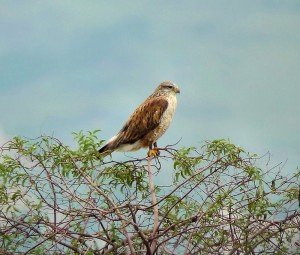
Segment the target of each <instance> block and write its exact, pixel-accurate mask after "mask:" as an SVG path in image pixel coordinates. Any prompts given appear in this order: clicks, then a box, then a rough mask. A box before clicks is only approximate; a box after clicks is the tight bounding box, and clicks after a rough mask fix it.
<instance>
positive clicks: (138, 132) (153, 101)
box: [99, 81, 180, 156]
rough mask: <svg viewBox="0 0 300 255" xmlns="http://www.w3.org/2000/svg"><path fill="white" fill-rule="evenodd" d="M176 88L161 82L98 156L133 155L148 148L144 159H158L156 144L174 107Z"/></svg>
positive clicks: (170, 83) (167, 82) (166, 126)
mask: <svg viewBox="0 0 300 255" xmlns="http://www.w3.org/2000/svg"><path fill="white" fill-rule="evenodd" d="M177 93H180V90H179V88H178V87H177V86H176V85H175V84H174V83H173V82H171V81H164V82H162V83H161V84H159V85H158V87H157V88H156V89H155V91H154V92H153V93H152V94H151V95H150V96H149V97H148V98H147V99H146V100H145V101H144V102H143V103H142V104H141V105H140V106H139V107H138V108H137V109H136V110H135V111H134V112H133V114H132V115H131V116H130V117H129V119H128V120H127V122H126V123H125V124H124V126H123V127H122V129H121V130H120V131H119V133H118V134H117V135H115V136H114V137H112V138H111V139H110V140H109V141H108V142H107V143H106V144H105V145H104V146H103V147H102V148H101V149H100V150H99V152H100V153H101V154H102V155H103V156H106V155H109V154H111V153H112V152H113V151H135V150H138V149H140V148H147V147H148V148H149V151H148V156H158V155H159V151H158V149H157V142H156V141H157V140H158V139H159V138H160V137H161V136H162V135H163V134H164V133H165V131H166V130H167V128H168V127H169V125H170V123H171V121H172V118H173V116H174V112H175V109H176V105H177V98H176V94H177Z"/></svg>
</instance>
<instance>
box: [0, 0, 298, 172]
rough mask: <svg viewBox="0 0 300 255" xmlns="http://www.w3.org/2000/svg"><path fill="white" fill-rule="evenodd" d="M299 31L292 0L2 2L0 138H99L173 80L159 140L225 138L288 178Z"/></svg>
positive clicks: (294, 158) (294, 145)
mask: <svg viewBox="0 0 300 255" xmlns="http://www.w3.org/2000/svg"><path fill="white" fill-rule="evenodd" d="M299 25H300V1H298V0H294V1H293V0H290V1H279V0H278V1H277V0H243V1H231V0H226V1H225V0H219V1H200V0H197V1H133V0H132V1H76V0H75V1H74V0H73V1H70V0H65V1H58V0H52V1H19V0H14V1H0V142H3V141H5V140H7V139H10V138H12V137H13V136H16V135H20V136H26V137H30V138H35V137H38V136H40V135H42V134H47V135H54V136H55V137H57V138H59V139H60V140H62V141H64V142H65V143H67V144H72V139H73V138H72V134H71V133H72V132H76V131H79V130H85V131H89V130H95V129H101V130H102V131H101V133H100V136H101V139H105V140H107V139H109V138H110V137H111V136H113V135H115V133H117V132H118V131H119V129H120V128H121V127H122V125H123V124H124V122H125V121H126V120H127V118H128V116H129V115H130V114H131V113H132V112H133V111H134V109H135V108H136V107H137V106H138V105H139V104H140V103H141V102H142V101H143V100H144V99H145V98H146V97H147V96H148V95H149V94H150V93H152V92H153V90H154V89H155V87H156V86H157V85H158V84H159V83H160V82H162V81H164V80H172V81H174V82H175V83H176V84H178V86H179V87H180V89H181V94H180V95H179V97H178V108H177V111H176V115H175V117H174V120H173V122H172V124H171V126H170V128H169V129H168V131H167V133H166V134H165V135H164V136H163V137H162V138H161V139H160V140H159V145H161V146H163V145H166V144H173V143H175V142H177V141H178V140H179V139H181V141H180V143H179V144H178V145H177V146H178V147H181V146H196V147H197V146H201V145H202V144H203V143H204V141H207V140H212V139H221V138H225V139H230V141H232V142H233V143H235V144H237V145H239V146H242V147H244V148H245V149H246V150H247V151H250V152H253V153H258V154H260V155H263V154H265V153H266V152H270V155H271V160H272V162H273V163H274V164H276V163H279V162H286V164H285V171H287V172H294V171H296V167H297V166H299V159H300V135H299V131H300V100H299V96H300V71H299V70H300V33H299ZM142 153H144V154H145V152H142ZM132 155H135V154H132ZM117 157H118V155H117Z"/></svg>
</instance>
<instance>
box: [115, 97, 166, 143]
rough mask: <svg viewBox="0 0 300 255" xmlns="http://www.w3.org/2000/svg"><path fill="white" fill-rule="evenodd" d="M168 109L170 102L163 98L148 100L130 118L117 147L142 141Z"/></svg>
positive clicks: (121, 132) (121, 133)
mask: <svg viewBox="0 0 300 255" xmlns="http://www.w3.org/2000/svg"><path fill="white" fill-rule="evenodd" d="M167 107H168V101H167V100H166V99H164V98H163V97H156V98H151V99H148V100H146V101H145V102H144V103H143V104H142V105H140V106H139V107H138V108H137V109H136V110H135V112H134V113H133V114H132V115H131V116H130V118H129V120H128V121H127V122H126V123H125V125H124V126H123V128H122V129H121V130H120V132H119V135H118V141H116V143H117V144H118V145H117V146H119V145H121V144H128V143H129V144H132V143H134V142H136V141H137V140H140V139H142V138H143V137H144V136H145V135H147V134H148V133H149V132H150V131H152V130H154V129H155V128H156V127H157V126H158V125H159V123H160V120H161V117H162V115H163V113H164V112H165V110H166V109H167Z"/></svg>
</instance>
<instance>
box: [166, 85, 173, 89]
mask: <svg viewBox="0 0 300 255" xmlns="http://www.w3.org/2000/svg"><path fill="white" fill-rule="evenodd" d="M165 88H168V89H172V88H173V86H172V85H166V86H165Z"/></svg>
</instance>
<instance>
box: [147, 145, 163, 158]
mask: <svg viewBox="0 0 300 255" xmlns="http://www.w3.org/2000/svg"><path fill="white" fill-rule="evenodd" d="M153 145H154V148H152V147H153V146H152V144H151V145H150V146H149V151H148V157H157V156H159V154H160V153H159V150H158V148H157V143H156V142H155V143H153Z"/></svg>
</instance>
